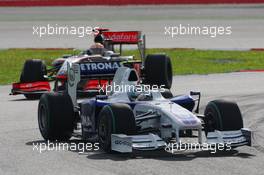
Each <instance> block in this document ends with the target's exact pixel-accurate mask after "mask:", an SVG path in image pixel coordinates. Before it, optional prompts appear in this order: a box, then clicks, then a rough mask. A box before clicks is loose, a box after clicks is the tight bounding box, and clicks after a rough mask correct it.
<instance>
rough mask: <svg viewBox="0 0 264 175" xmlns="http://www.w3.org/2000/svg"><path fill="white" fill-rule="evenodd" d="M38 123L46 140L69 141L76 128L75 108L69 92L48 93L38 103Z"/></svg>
mask: <svg viewBox="0 0 264 175" xmlns="http://www.w3.org/2000/svg"><path fill="white" fill-rule="evenodd" d="M38 124H39V130H40V133H41V135H42V136H43V138H44V139H45V140H51V141H55V140H57V141H67V140H69V139H70V138H71V136H72V133H73V128H74V109H73V104H72V101H71V98H70V96H69V95H68V94H62V93H46V94H43V95H42V96H41V98H40V101H39V105H38Z"/></svg>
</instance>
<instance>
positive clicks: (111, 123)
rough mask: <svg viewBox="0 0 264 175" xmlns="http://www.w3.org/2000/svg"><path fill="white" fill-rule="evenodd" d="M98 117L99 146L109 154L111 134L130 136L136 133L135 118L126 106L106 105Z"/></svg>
mask: <svg viewBox="0 0 264 175" xmlns="http://www.w3.org/2000/svg"><path fill="white" fill-rule="evenodd" d="M98 117H99V121H98V137H99V144H100V147H101V148H102V149H103V150H104V151H105V152H111V134H127V135H132V134H135V133H136V122H135V117H134V114H133V111H132V109H131V108H130V106H129V105H127V104H119V103H117V104H111V105H106V106H104V107H103V108H102V110H101V111H100V113H99V116H98Z"/></svg>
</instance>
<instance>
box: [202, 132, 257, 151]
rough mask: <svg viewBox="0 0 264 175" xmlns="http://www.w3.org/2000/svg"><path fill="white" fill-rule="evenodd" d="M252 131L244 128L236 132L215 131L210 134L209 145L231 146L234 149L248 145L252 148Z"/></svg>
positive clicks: (208, 137)
mask: <svg viewBox="0 0 264 175" xmlns="http://www.w3.org/2000/svg"><path fill="white" fill-rule="evenodd" d="M251 139H252V131H251V130H249V129H247V128H242V129H240V130H236V131H218V130H216V131H214V132H208V134H207V143H208V144H215V143H222V144H230V146H232V147H237V146H243V145H248V146H251V143H252V141H251Z"/></svg>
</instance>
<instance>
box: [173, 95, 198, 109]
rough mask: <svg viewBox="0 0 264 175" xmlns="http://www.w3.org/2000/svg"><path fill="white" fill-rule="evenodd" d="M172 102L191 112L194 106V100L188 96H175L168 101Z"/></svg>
mask: <svg viewBox="0 0 264 175" xmlns="http://www.w3.org/2000/svg"><path fill="white" fill-rule="evenodd" d="M170 100H171V101H172V102H174V103H176V104H178V105H180V106H182V107H184V108H186V109H188V110H189V111H192V110H193V108H194V105H195V101H194V99H193V98H192V97H191V96H190V95H181V96H176V97H173V98H171V99H170Z"/></svg>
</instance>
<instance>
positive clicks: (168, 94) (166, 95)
mask: <svg viewBox="0 0 264 175" xmlns="http://www.w3.org/2000/svg"><path fill="white" fill-rule="evenodd" d="M160 93H161V95H162V96H163V97H164V98H167V99H169V98H172V97H173V94H172V92H171V91H170V90H169V89H164V91H162V92H160Z"/></svg>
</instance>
